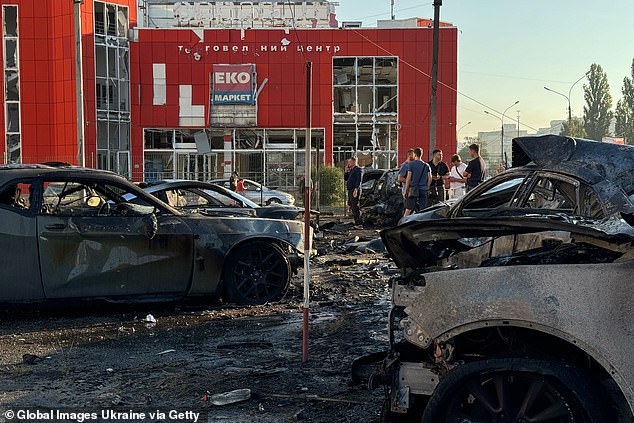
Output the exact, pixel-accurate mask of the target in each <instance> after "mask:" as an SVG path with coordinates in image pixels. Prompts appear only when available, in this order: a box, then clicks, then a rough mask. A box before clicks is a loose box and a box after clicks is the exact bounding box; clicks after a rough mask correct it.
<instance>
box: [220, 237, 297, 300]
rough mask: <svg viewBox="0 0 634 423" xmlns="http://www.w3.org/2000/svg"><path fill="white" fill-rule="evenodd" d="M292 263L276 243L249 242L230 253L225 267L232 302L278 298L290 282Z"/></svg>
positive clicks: (225, 278)
mask: <svg viewBox="0 0 634 423" xmlns="http://www.w3.org/2000/svg"><path fill="white" fill-rule="evenodd" d="M290 280H291V265H290V262H289V260H288V257H287V256H286V254H284V251H283V250H282V249H281V248H280V247H279V246H277V245H275V244H273V243H270V242H264V241H257V242H250V243H248V244H243V245H240V246H238V247H237V248H236V249H235V250H234V251H232V252H231V254H230V256H229V258H228V259H227V264H226V266H225V270H224V277H223V283H224V294H225V298H226V299H227V300H228V301H229V302H232V303H237V304H242V305H259V304H265V303H267V302H270V301H276V300H279V299H280V298H281V297H282V296H283V295H284V293H285V292H286V290H287V289H288V286H289V284H290Z"/></svg>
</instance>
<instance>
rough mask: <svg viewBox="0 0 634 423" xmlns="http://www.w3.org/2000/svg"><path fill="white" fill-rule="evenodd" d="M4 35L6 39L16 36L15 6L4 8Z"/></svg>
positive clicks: (16, 11) (16, 18) (16, 16)
mask: <svg viewBox="0 0 634 423" xmlns="http://www.w3.org/2000/svg"><path fill="white" fill-rule="evenodd" d="M3 12H4V13H3V15H4V35H5V36H6V37H17V36H18V8H17V6H4V7H3Z"/></svg>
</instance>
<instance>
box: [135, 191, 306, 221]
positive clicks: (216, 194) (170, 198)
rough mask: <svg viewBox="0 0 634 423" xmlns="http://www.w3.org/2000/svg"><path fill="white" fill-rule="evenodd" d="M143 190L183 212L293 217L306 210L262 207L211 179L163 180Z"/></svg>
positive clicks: (275, 217) (301, 214) (276, 217)
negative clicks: (211, 181)
mask: <svg viewBox="0 0 634 423" xmlns="http://www.w3.org/2000/svg"><path fill="white" fill-rule="evenodd" d="M144 190H145V191H146V192H149V193H150V194H152V195H154V196H155V197H157V198H159V199H160V200H161V201H163V202H165V203H167V204H169V205H170V206H172V207H174V208H175V209H177V210H180V211H183V212H198V213H204V214H206V215H211V216H218V215H240V216H257V217H264V218H268V219H291V220H293V219H297V218H301V217H302V216H303V214H304V209H302V208H299V207H296V206H289V205H285V204H277V203H271V204H270V205H268V206H260V205H259V204H256V203H254V202H253V201H251V200H249V199H248V198H246V197H243V196H242V195H240V194H238V193H237V192H234V191H231V190H230V189H227V188H224V187H221V186H220V185H216V184H211V183H209V182H200V181H162V182H159V183H157V184H153V185H151V186H149V187H147V188H144Z"/></svg>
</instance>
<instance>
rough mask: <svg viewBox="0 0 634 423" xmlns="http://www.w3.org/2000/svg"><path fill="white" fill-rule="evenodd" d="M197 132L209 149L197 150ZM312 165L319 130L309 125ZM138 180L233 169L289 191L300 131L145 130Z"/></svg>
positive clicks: (294, 183) (300, 150)
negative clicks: (143, 170) (310, 127)
mask: <svg viewBox="0 0 634 423" xmlns="http://www.w3.org/2000/svg"><path fill="white" fill-rule="evenodd" d="M200 132H203V133H204V134H205V136H206V137H207V140H208V141H209V148H210V152H204V153H202V152H199V147H200V146H198V145H197V144H196V141H195V139H194V136H195V134H196V133H200ZM311 136H312V144H311V145H312V147H313V148H312V151H313V157H312V166H315V165H316V163H317V146H319V162H320V163H321V164H323V163H324V153H323V151H324V129H323V128H320V129H313V130H312V134H311ZM144 138H145V145H144V169H145V174H144V179H145V180H146V181H156V180H161V179H192V180H199V181H207V180H210V179H216V178H223V177H229V175H230V173H231V172H232V171H234V170H236V171H238V172H239V173H240V175H241V176H242V177H244V178H248V179H253V180H255V181H257V182H261V183H263V184H264V185H266V186H269V187H272V188H279V189H282V190H287V191H292V190H293V189H295V188H297V187H298V186H299V182H298V180H297V175H301V174H303V172H304V156H305V150H304V149H305V145H306V144H305V142H306V130H305V129H302V128H297V129H259V128H236V129H212V130H205V131H201V130H200V129H146V130H145V132H144Z"/></svg>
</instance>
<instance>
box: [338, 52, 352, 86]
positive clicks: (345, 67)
mask: <svg viewBox="0 0 634 423" xmlns="http://www.w3.org/2000/svg"><path fill="white" fill-rule="evenodd" d="M355 62H356V59H355V58H354V57H337V58H334V59H333V61H332V63H333V84H334V85H355V84H356V77H355Z"/></svg>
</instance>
